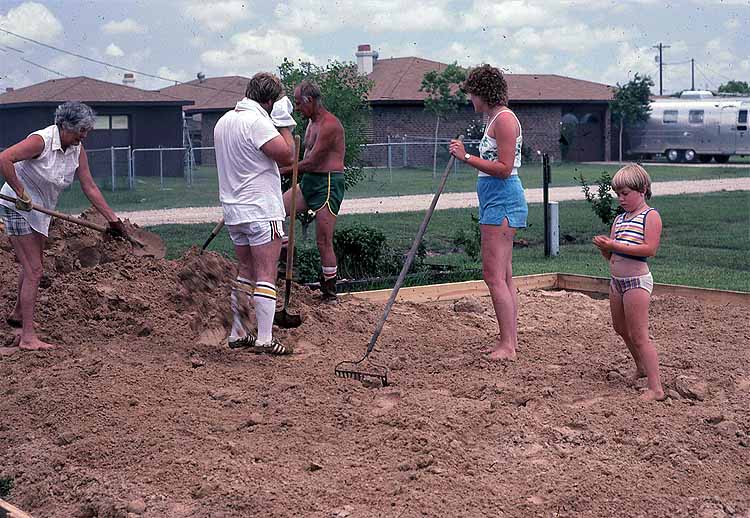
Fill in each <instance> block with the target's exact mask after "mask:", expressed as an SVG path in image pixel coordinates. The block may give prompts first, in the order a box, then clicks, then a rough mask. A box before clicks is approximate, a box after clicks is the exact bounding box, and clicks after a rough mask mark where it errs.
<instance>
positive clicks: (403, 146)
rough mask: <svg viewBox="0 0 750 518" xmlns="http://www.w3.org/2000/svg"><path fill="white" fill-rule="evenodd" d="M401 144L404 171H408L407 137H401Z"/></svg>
mask: <svg viewBox="0 0 750 518" xmlns="http://www.w3.org/2000/svg"><path fill="white" fill-rule="evenodd" d="M401 142H402V143H403V145H402V146H401V150H402V154H403V156H404V169H406V135H403V136H402V137H401Z"/></svg>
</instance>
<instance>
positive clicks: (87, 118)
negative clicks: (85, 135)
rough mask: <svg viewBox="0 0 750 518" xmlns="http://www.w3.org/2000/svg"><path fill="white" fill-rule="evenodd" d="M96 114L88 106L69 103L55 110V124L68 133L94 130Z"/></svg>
mask: <svg viewBox="0 0 750 518" xmlns="http://www.w3.org/2000/svg"><path fill="white" fill-rule="evenodd" d="M95 121H96V114H95V113H94V110H92V109H91V107H90V106H89V105H87V104H83V103H80V102H78V101H68V102H66V103H63V104H61V105H60V106H58V107H57V109H56V110H55V124H57V125H58V126H60V127H62V128H63V129H66V130H68V131H81V130H92V129H94V122H95Z"/></svg>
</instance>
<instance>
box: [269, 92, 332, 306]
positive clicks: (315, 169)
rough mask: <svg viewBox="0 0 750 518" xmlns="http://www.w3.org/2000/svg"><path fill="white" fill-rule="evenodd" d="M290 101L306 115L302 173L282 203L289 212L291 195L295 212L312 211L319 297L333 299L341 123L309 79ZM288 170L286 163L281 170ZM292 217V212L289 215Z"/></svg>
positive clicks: (289, 169) (286, 193) (287, 171)
mask: <svg viewBox="0 0 750 518" xmlns="http://www.w3.org/2000/svg"><path fill="white" fill-rule="evenodd" d="M294 104H295V108H296V109H297V111H298V112H300V113H301V114H302V115H303V116H304V117H306V118H308V119H310V124H309V125H308V126H307V131H306V132H305V142H304V145H305V154H304V158H303V159H302V161H300V162H299V164H298V167H299V172H300V173H305V174H304V175H303V176H302V180H301V181H300V183H299V185H298V186H297V187H296V188H295V190H294V193H292V191H291V189H290V190H288V191H287V192H285V193H284V207H285V208H286V213H287V215H289V211H290V210H291V209H290V207H291V204H292V203H291V202H292V196H293V195H294V196H296V197H297V200H296V203H297V207H296V210H297V212H306V211H307V210H311V211H313V212H314V213H315V217H316V224H315V238H316V241H317V244H318V251H319V252H320V262H321V269H322V275H321V276H322V279H321V282H320V289H321V292H322V294H323V297H322V299H323V301H324V302H327V303H334V302H336V300H337V299H336V274H337V271H338V265H337V262H336V254H335V253H334V251H333V231H334V228H335V227H336V216H337V215H338V213H339V208H340V207H341V202H342V200H343V199H344V152H345V145H344V127H343V126H342V125H341V122H339V120H338V119H337V118H336V117H335V116H334V115H333V114H332V113H331V112H329V111H328V110H326V109H325V107H324V106H323V104H322V102H321V99H320V88H319V87H318V85H316V84H315V83H312V82H310V81H302V82H301V83H300V84H299V86H297V88H295V89H294ZM289 173H291V168H290V167H285V168H284V169H282V174H289ZM292 221H294V216H292Z"/></svg>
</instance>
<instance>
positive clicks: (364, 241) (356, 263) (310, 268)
mask: <svg viewBox="0 0 750 518" xmlns="http://www.w3.org/2000/svg"><path fill="white" fill-rule="evenodd" d="M333 249H334V251H335V252H336V258H337V259H338V269H339V277H341V278H347V279H366V278H373V277H387V276H391V275H396V274H398V273H399V272H400V271H401V268H402V267H403V265H404V260H405V257H404V254H403V253H400V252H398V251H396V250H395V249H393V248H391V247H390V246H389V245H388V242H387V240H386V237H385V234H384V233H383V232H382V231H381V230H380V229H377V228H374V227H370V226H367V225H362V224H359V223H358V224H354V225H349V226H346V227H342V228H340V229H337V230H336V232H335V233H334V235H333ZM425 255H426V251H425V248H424V245H421V244H420V247H419V249H418V250H417V257H416V259H415V261H414V265H412V268H411V269H410V271H415V270H417V269H419V268H421V267H422V265H423V261H424V257H425ZM295 264H296V268H297V280H298V282H301V283H306V282H315V281H317V280H319V279H318V277H319V273H320V255H319V253H318V250H317V248H314V247H301V248H299V249H298V251H297V258H296V260H295Z"/></svg>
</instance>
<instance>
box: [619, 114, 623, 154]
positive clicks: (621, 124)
mask: <svg viewBox="0 0 750 518" xmlns="http://www.w3.org/2000/svg"><path fill="white" fill-rule="evenodd" d="M622 126H623V120H622V119H620V162H622Z"/></svg>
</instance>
